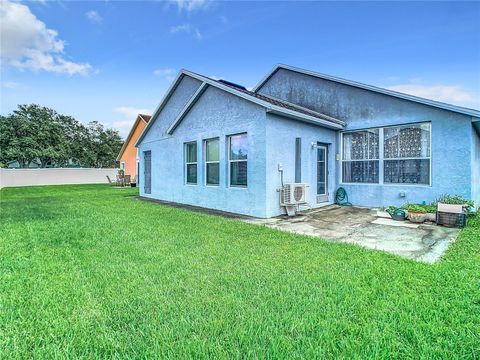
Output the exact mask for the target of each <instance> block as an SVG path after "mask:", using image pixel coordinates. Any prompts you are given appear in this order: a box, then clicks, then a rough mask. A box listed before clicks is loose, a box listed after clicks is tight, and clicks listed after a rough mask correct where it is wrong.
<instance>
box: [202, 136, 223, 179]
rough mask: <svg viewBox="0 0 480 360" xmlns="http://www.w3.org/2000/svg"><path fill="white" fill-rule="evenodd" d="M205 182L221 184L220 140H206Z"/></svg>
mask: <svg viewBox="0 0 480 360" xmlns="http://www.w3.org/2000/svg"><path fill="white" fill-rule="evenodd" d="M205 184H206V185H218V184H220V141H219V139H218V138H215V139H208V140H205Z"/></svg>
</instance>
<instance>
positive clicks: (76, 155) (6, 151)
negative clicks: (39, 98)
mask: <svg viewBox="0 0 480 360" xmlns="http://www.w3.org/2000/svg"><path fill="white" fill-rule="evenodd" d="M122 144H123V141H122V138H121V137H120V135H119V133H118V131H117V130H114V129H108V128H105V127H104V126H103V125H102V124H100V123H99V122H97V121H92V122H90V123H89V124H88V125H84V124H82V123H81V122H79V121H77V120H75V119H74V118H73V117H72V116H67V115H62V114H59V113H58V112H56V111H55V110H53V109H50V108H47V107H43V106H40V105H36V104H30V105H18V108H17V110H14V111H13V112H12V113H11V114H9V115H7V116H0V166H1V167H5V166H6V165H7V164H8V163H9V162H12V161H18V163H19V164H20V167H22V168H23V167H28V166H29V164H30V163H31V162H32V161H37V162H38V161H39V165H40V166H41V167H46V166H55V167H67V166H81V167H95V168H101V167H115V166H116V160H115V159H116V157H117V155H118V152H119V151H120V149H121V147H122Z"/></svg>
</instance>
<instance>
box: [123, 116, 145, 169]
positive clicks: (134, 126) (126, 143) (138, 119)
mask: <svg viewBox="0 0 480 360" xmlns="http://www.w3.org/2000/svg"><path fill="white" fill-rule="evenodd" d="M151 118H152V117H151V116H150V115H145V114H138V116H137V118H136V119H135V122H134V123H133V126H132V128H131V129H130V132H129V133H128V136H127V138H126V139H125V142H124V143H123V145H122V148H121V149H120V152H119V153H118V156H117V160H116V161H120V158H121V157H122V155H123V152H124V151H125V149H126V148H127V145H128V143H129V142H130V139H131V138H132V136H133V133H134V132H135V129H136V128H137V126H138V123H139V122H140V121H143V122H144V123H145V124H148V123H149V122H150V119H151ZM145 129H146V127H145ZM145 129H143V130H144V131H145Z"/></svg>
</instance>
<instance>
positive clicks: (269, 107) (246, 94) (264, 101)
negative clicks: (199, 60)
mask: <svg viewBox="0 0 480 360" xmlns="http://www.w3.org/2000/svg"><path fill="white" fill-rule="evenodd" d="M182 73H183V74H185V75H188V76H191V77H194V78H196V79H198V80H200V81H202V84H201V85H200V87H199V88H198V89H197V91H196V92H195V93H194V94H193V95H192V97H191V98H190V100H189V101H188V102H187V104H186V105H185V107H184V108H183V109H182V111H181V112H180V113H179V115H178V116H177V118H176V119H175V120H174V121H173V123H172V124H171V125H170V126H169V128H168V130H167V134H169V135H171V134H173V132H174V131H175V128H176V127H177V126H178V125H179V124H180V122H181V121H182V120H183V118H184V117H185V115H186V114H187V113H188V112H189V110H190V109H191V108H192V107H193V106H194V105H195V103H196V102H197V101H198V99H199V98H200V97H201V96H202V94H203V93H204V91H205V90H206V89H207V87H208V86H213V87H215V88H217V89H220V90H223V91H225V92H228V93H230V94H233V95H235V96H238V97H241V98H243V99H245V100H247V101H250V102H253V103H255V104H258V105H260V106H262V107H264V108H265V109H266V111H267V112H271V113H275V114H278V115H283V116H286V117H290V118H294V119H297V120H301V121H305V122H309V123H312V124H316V125H320V126H325V127H329V128H333V129H343V128H344V127H345V122H343V121H341V120H338V119H335V118H332V117H330V116H327V115H324V114H320V113H318V112H315V111H312V110H310V109H306V108H303V107H301V106H298V105H295V104H291V103H288V102H286V101H283V100H279V99H275V98H272V97H269V96H266V95H262V94H256V93H254V92H252V91H248V90H246V89H244V88H241V87H239V86H237V85H234V84H232V83H228V82H225V81H217V80H214V79H211V78H208V77H206V76H203V75H200V74H196V73H193V72H191V71H188V70H182ZM138 143H139V142H137V144H138Z"/></svg>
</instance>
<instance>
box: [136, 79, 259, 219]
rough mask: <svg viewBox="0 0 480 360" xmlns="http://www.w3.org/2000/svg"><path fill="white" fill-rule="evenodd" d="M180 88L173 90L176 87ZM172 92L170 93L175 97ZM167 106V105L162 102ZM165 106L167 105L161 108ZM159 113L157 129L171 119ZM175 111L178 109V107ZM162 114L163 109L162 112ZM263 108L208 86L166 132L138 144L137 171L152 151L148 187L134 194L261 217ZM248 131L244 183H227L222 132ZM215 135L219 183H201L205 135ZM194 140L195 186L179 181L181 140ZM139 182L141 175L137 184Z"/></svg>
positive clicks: (182, 165)
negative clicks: (190, 107)
mask: <svg viewBox="0 0 480 360" xmlns="http://www.w3.org/2000/svg"><path fill="white" fill-rule="evenodd" d="M179 90H180V91H183V90H182V89H178V88H177V91H179ZM179 97H180V96H176V95H175V94H173V96H172V99H173V98H179ZM167 106H168V104H167ZM165 110H168V109H167V107H166V108H165V109H164V111H165ZM172 112H174V111H173V110H168V116H163V114H160V116H159V118H158V120H157V124H156V126H157V129H167V128H168V127H169V126H170V125H171V123H172V122H173V120H174V118H175V117H174V116H170V114H171V113H172ZM178 112H179V110H178ZM162 113H163V111H162ZM265 121H266V120H265V110H264V109H263V108H262V107H260V106H258V105H256V104H253V103H250V102H248V101H246V100H244V99H241V98H239V97H237V96H234V95H231V94H229V93H226V92H224V91H222V90H219V89H216V88H214V87H211V86H210V87H208V88H207V89H206V90H205V92H204V93H203V94H202V96H201V97H200V98H199V99H198V100H197V102H196V104H195V105H194V106H193V107H192V109H191V110H190V111H189V112H188V114H187V115H186V116H185V118H184V119H183V120H182V122H181V123H180V124H179V125H178V127H177V128H176V129H175V131H174V132H173V134H172V135H170V136H166V135H161V134H163V133H162V132H161V131H158V130H157V131H155V132H154V133H152V134H150V133H149V134H146V137H145V139H144V140H143V141H142V142H141V144H139V155H140V173H141V174H143V165H144V164H143V155H144V151H147V150H150V151H151V152H152V189H151V194H145V192H144V188H143V186H140V195H141V196H145V197H150V198H154V199H160V200H165V201H171V202H177V203H183V204H189V205H195V206H201V207H206V208H211V209H218V210H222V211H227V212H233V213H238V214H245V215H250V216H255V217H266V205H265V204H266V200H265V188H266V184H265V160H266V143H265V138H266V137H265ZM244 132H246V133H247V135H248V175H247V176H248V186H247V188H236V187H230V186H229V185H228V176H227V174H228V145H227V144H228V143H227V136H229V135H233V134H238V133H244ZM216 137H218V138H219V140H220V184H219V185H218V186H207V185H205V171H204V169H205V167H204V155H205V154H204V150H203V149H204V144H203V141H204V140H205V139H211V138H216ZM190 141H197V161H198V163H197V164H198V165H197V169H198V170H197V185H187V184H185V162H184V160H185V158H184V144H185V143H186V142H190ZM142 183H144V182H143V181H142V178H141V184H142Z"/></svg>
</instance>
